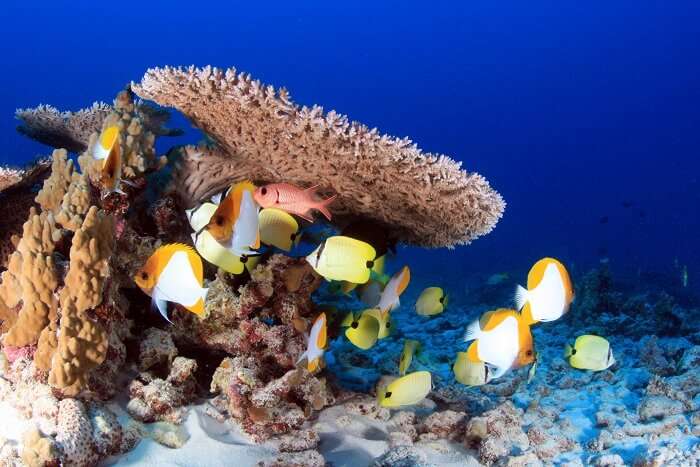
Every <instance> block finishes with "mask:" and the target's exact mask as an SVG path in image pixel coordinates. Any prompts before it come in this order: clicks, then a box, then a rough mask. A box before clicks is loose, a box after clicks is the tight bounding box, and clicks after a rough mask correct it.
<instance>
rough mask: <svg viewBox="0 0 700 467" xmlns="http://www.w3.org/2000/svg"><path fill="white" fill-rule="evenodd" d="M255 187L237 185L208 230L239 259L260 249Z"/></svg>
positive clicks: (224, 201) (217, 210)
mask: <svg viewBox="0 0 700 467" xmlns="http://www.w3.org/2000/svg"><path fill="white" fill-rule="evenodd" d="M254 191H255V185H253V183H251V182H249V181H245V182H240V183H236V184H235V185H233V186H232V187H231V189H230V190H229V192H228V194H226V196H225V197H224V198H223V199H222V200H221V203H219V205H218V206H217V208H216V211H215V212H214V214H213V215H212V216H211V219H210V220H209V222H208V223H207V225H206V227H205V230H207V231H208V232H209V233H210V234H211V235H212V237H214V238H215V239H216V241H218V242H219V243H221V244H222V245H223V246H224V247H225V248H227V249H228V250H231V252H232V253H233V254H234V255H236V256H243V255H246V256H252V255H255V254H256V252H255V251H254V250H257V249H258V248H260V229H259V219H258V209H259V208H258V205H257V204H256V203H255V201H254V200H253V192H254Z"/></svg>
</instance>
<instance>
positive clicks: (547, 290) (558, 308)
mask: <svg viewBox="0 0 700 467" xmlns="http://www.w3.org/2000/svg"><path fill="white" fill-rule="evenodd" d="M573 300H574V289H573V286H572V285H571V278H570V277H569V273H568V272H567V270H566V268H565V267H564V265H563V264H561V263H560V262H559V261H557V260H556V259H553V258H543V259H541V260H539V261H538V262H537V263H535V265H534V266H532V269H530V272H529V273H528V275H527V289H526V288H524V287H522V286H520V285H519V286H518V287H517V289H516V292H515V304H516V308H517V309H518V310H521V314H522V315H523V317H524V318H525V321H526V322H527V323H528V324H534V323H537V322H539V321H544V322H547V321H554V320H556V319H559V318H560V317H561V316H562V315H563V314H564V313H566V312H567V311H569V307H570V305H571V302H572V301H573Z"/></svg>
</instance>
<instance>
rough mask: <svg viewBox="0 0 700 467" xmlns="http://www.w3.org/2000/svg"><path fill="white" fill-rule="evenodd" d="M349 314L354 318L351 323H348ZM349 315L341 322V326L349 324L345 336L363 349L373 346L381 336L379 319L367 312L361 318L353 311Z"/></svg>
mask: <svg viewBox="0 0 700 467" xmlns="http://www.w3.org/2000/svg"><path fill="white" fill-rule="evenodd" d="M348 316H349V317H351V318H352V319H351V320H350V323H349V324H347V322H348ZM348 316H346V317H345V319H344V320H343V322H342V323H341V326H343V325H347V329H346V330H345V337H347V338H348V340H349V341H350V342H352V343H353V344H354V345H355V346H356V347H359V348H361V349H362V350H367V349H370V348H372V346H373V345H374V344H375V343H376V342H377V338H378V336H379V321H377V320H376V318H374V317H373V316H370V315H366V314H363V315H361V316H360V318H359V319H355V318H354V315H353V314H352V313H349V314H348Z"/></svg>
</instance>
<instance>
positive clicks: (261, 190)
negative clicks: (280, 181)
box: [260, 187, 267, 196]
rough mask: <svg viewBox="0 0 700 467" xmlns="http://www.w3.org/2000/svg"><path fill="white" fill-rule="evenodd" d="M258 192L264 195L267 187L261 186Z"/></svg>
mask: <svg viewBox="0 0 700 467" xmlns="http://www.w3.org/2000/svg"><path fill="white" fill-rule="evenodd" d="M260 193H262V195H263V196H265V195H266V194H267V188H265V187H262V188H261V189H260Z"/></svg>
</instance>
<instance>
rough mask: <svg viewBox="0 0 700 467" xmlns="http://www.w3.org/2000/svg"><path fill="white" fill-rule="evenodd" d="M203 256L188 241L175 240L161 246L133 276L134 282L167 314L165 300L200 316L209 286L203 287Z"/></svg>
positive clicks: (163, 313) (164, 315)
mask: <svg viewBox="0 0 700 467" xmlns="http://www.w3.org/2000/svg"><path fill="white" fill-rule="evenodd" d="M203 280H204V278H203V269H202V260H201V259H200V258H199V256H198V255H197V253H195V251H194V250H193V249H192V247H189V246H187V245H182V244H179V243H172V244H168V245H164V246H161V247H160V248H158V249H157V250H156V251H155V252H154V253H153V254H152V255H151V257H150V258H148V260H147V261H146V263H145V264H144V265H143V267H142V268H141V269H139V271H138V272H137V273H136V275H135V276H134V282H136V285H138V286H139V287H140V288H141V290H143V291H144V292H145V293H146V294H148V295H150V296H151V300H152V303H153V305H154V306H155V307H156V308H157V309H158V311H160V314H161V315H163V317H164V318H165V319H166V320H168V321H170V319H169V318H168V306H167V303H166V302H173V303H178V304H180V305H182V306H184V307H185V308H186V309H187V310H188V311H190V312H192V313H194V314H196V315H197V316H199V317H200V318H201V317H203V316H204V300H205V299H206V297H207V292H208V290H209V289H206V288H203V287H202V285H203Z"/></svg>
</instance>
